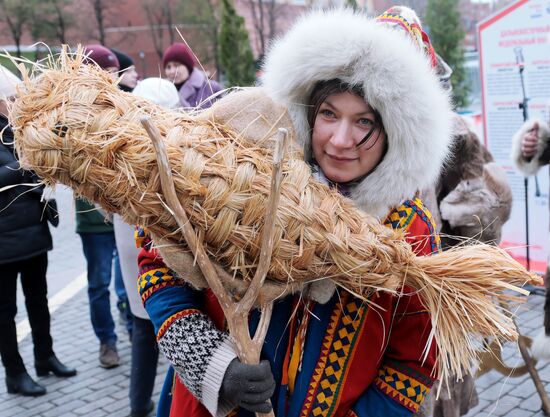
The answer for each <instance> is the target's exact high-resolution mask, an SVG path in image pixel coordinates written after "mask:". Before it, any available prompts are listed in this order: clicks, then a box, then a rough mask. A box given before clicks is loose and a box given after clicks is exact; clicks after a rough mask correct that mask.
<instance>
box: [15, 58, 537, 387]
mask: <svg viewBox="0 0 550 417" xmlns="http://www.w3.org/2000/svg"><path fill="white" fill-rule="evenodd" d="M82 60H83V58H82V56H81V55H80V54H77V55H76V56H70V55H69V54H68V53H67V52H64V53H62V54H61V56H60V58H59V60H58V61H57V62H54V63H50V65H48V66H45V67H37V68H35V74H34V75H33V77H32V78H31V77H30V76H28V75H25V76H24V83H23V86H22V87H21V88H20V89H19V95H18V98H17V99H16V101H15V102H14V104H13V106H12V108H11V116H10V118H11V122H12V125H13V129H14V133H15V137H16V147H17V150H18V153H19V157H20V159H21V163H22V164H23V165H24V166H25V167H26V168H29V169H32V170H34V171H35V172H36V173H37V174H38V175H39V176H40V177H41V178H43V179H44V181H45V182H46V183H48V184H54V183H62V184H66V185H68V186H70V187H71V188H73V189H74V190H75V191H76V193H77V194H79V195H82V196H84V197H86V198H87V199H88V200H90V201H93V202H97V203H99V204H101V206H103V208H105V209H106V210H108V211H111V212H114V213H119V214H120V215H121V216H122V217H123V219H124V220H125V221H126V222H128V223H130V224H139V225H141V226H145V227H147V228H149V230H151V231H152V232H153V233H154V234H155V235H156V236H163V237H168V238H170V239H172V240H174V241H179V242H182V241H183V237H182V234H181V231H180V230H179V229H178V228H177V225H176V222H175V220H174V218H173V216H172V214H171V213H170V212H169V210H167V209H166V206H165V204H164V202H163V199H164V198H163V195H162V190H161V186H160V182H159V173H158V168H157V161H156V155H155V152H154V149H153V146H152V143H151V141H150V140H149V138H148V136H147V134H146V132H145V130H144V128H143V127H142V125H141V124H140V119H141V118H142V117H143V116H144V115H148V116H150V117H151V119H152V121H153V123H154V125H156V127H157V128H158V129H159V130H160V133H161V135H162V136H163V137H164V139H165V143H166V147H167V152H168V157H169V161H170V164H171V167H172V174H173V177H174V181H175V188H176V191H177V193H178V197H179V199H180V202H181V204H182V206H183V208H184V209H185V211H186V213H187V215H188V217H189V219H190V221H191V223H192V225H193V227H194V229H195V231H196V233H197V234H198V236H199V238H200V239H202V240H203V243H204V245H205V247H206V249H207V251H208V253H209V254H210V255H211V256H212V257H213V258H214V259H215V260H216V261H218V262H220V263H221V264H222V265H223V266H224V268H225V269H226V270H227V271H230V272H231V273H232V275H233V276H234V279H235V282H238V283H240V284H242V282H243V281H244V282H246V281H247V280H249V279H250V277H251V276H253V273H254V270H255V266H256V264H257V261H258V257H259V248H260V242H261V238H262V229H263V223H264V211H265V207H266V200H267V197H268V193H269V186H270V178H271V168H272V166H271V153H272V151H271V148H270V147H269V146H258V145H257V144H253V143H249V142H247V140H246V138H244V137H241V136H239V135H238V134H237V132H233V131H231V130H230V129H229V128H228V127H226V126H222V125H218V124H216V123H215V122H214V121H208V120H203V119H200V120H199V119H198V118H197V117H194V116H193V115H186V114H182V113H175V112H169V111H165V110H163V109H161V108H159V107H158V106H155V105H154V104H152V103H150V102H148V101H145V100H143V99H140V98H137V97H135V96H133V95H131V94H128V93H124V92H121V91H120V90H119V89H118V88H117V86H116V84H115V83H114V82H113V81H112V80H111V79H110V77H109V76H108V75H107V74H106V73H105V72H103V71H101V70H99V69H98V68H95V67H93V66H89V65H83V63H82ZM275 227H276V232H275V243H274V250H273V256H272V262H271V267H270V269H269V273H268V277H267V278H268V281H269V282H271V283H280V284H281V285H283V286H285V285H287V284H293V283H296V282H298V283H303V282H307V281H311V280H316V279H319V278H320V277H327V278H328V279H331V280H332V281H334V282H335V283H336V284H337V285H338V286H340V287H342V288H345V289H346V290H348V291H350V292H352V293H354V294H357V295H359V296H361V297H365V298H367V297H368V296H369V295H371V294H372V293H373V292H374V291H377V290H382V291H389V292H393V293H396V294H398V293H399V291H400V288H401V287H402V286H403V285H408V286H410V287H412V288H414V289H415V290H417V291H418V292H419V295H420V297H421V299H422V301H423V303H424V304H425V306H426V307H427V308H428V309H429V311H430V312H431V314H432V324H433V330H432V334H431V335H430V340H433V339H435V341H436V342H437V346H438V348H439V352H438V365H439V371H440V376H442V377H445V376H448V375H449V373H450V374H457V375H459V376H460V375H461V372H462V369H465V368H468V367H469V365H470V363H471V360H472V359H474V358H475V357H476V348H477V346H478V345H476V344H475V342H474V338H473V336H482V337H495V338H498V339H510V340H513V339H516V337H517V333H516V329H515V327H514V325H513V322H512V320H511V318H510V317H508V316H507V314H505V312H504V311H503V310H502V309H501V308H500V307H499V304H498V303H496V302H495V299H498V300H500V301H509V300H511V299H513V297H512V296H510V295H507V294H510V291H505V290H514V291H516V292H519V293H521V292H522V291H521V290H520V289H519V288H517V287H515V285H522V284H524V283H526V282H533V283H537V284H538V283H540V282H539V281H540V280H539V279H538V278H537V277H535V276H534V275H530V274H528V273H527V272H526V271H525V269H524V268H523V267H522V266H521V265H520V264H518V263H517V262H516V261H515V260H513V259H512V258H511V257H510V256H509V255H508V254H506V253H505V252H504V251H502V250H500V249H498V248H494V247H491V246H486V245H477V246H475V245H474V246H465V247H461V248H458V249H455V250H450V251H447V252H444V253H441V254H436V255H433V256H429V257H416V256H415V255H414V253H413V251H412V250H411V247H410V246H409V244H407V243H406V242H405V240H404V235H403V233H401V232H399V231H393V230H391V229H389V228H387V227H384V226H382V225H381V224H380V223H379V222H378V221H377V220H376V219H374V218H372V217H370V216H368V215H366V214H364V213H363V212H361V211H360V210H358V209H356V208H355V207H354V206H353V204H352V202H351V201H350V200H348V199H346V198H344V197H342V196H341V195H339V194H338V193H337V192H335V191H333V190H331V189H329V188H328V187H326V186H325V185H323V184H320V183H318V182H316V181H315V180H314V179H313V178H312V177H311V172H310V169H309V167H308V165H307V164H306V163H304V162H303V161H302V160H301V154H300V153H299V152H297V151H295V150H293V151H291V152H289V154H288V155H287V158H286V160H285V161H284V163H283V180H282V186H281V196H280V203H279V208H278V211H277V217H276V226H275ZM184 277H185V276H184ZM241 286H242V285H241ZM503 291H505V292H504V293H503Z"/></svg>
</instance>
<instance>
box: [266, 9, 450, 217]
mask: <svg viewBox="0 0 550 417" xmlns="http://www.w3.org/2000/svg"><path fill="white" fill-rule="evenodd" d="M335 78H338V79H341V80H342V81H344V82H346V83H349V84H351V85H360V86H362V87H363V90H364V96H365V99H366V101H367V102H368V103H369V104H370V105H371V106H372V107H373V108H375V109H376V110H378V112H379V113H380V115H381V117H382V121H383V124H384V128H385V130H386V133H387V136H388V142H389V146H388V152H387V153H386V156H385V157H384V159H383V160H382V162H381V163H380V164H379V165H378V167H377V168H376V169H375V170H374V171H373V172H372V173H371V174H370V175H368V176H367V177H366V178H365V179H364V180H363V181H362V182H361V183H360V184H359V185H357V186H356V187H354V189H353V190H352V194H351V197H352V199H353V200H354V201H355V203H356V204H357V205H358V206H359V207H361V208H362V209H364V210H366V211H367V212H368V213H370V214H371V215H374V216H377V217H383V216H385V215H386V214H387V212H388V211H389V210H390V209H391V208H393V207H395V206H398V205H399V204H401V203H402V202H403V201H404V200H406V199H408V198H412V197H413V196H414V195H415V193H416V192H417V191H418V190H420V189H424V188H427V187H429V186H431V185H433V183H434V182H435V181H436V179H437V178H438V175H439V172H440V169H441V166H442V164H443V161H444V160H445V157H446V155H447V153H448V148H449V145H450V142H451V129H452V117H453V114H452V110H451V105H450V101H449V96H448V93H447V92H445V91H444V90H443V89H442V88H441V86H440V85H439V82H438V79H437V77H436V75H435V73H434V70H433V68H431V66H430V63H429V62H428V59H427V58H426V57H425V56H424V55H423V54H422V52H421V51H419V50H418V49H417V48H416V47H415V45H414V44H413V42H412V41H411V39H410V38H409V37H407V36H406V35H405V34H404V33H401V32H400V31H396V30H393V29H391V28H389V27H387V26H386V25H384V24H381V23H376V21H374V20H372V19H369V18H367V17H366V16H364V15H360V14H354V13H353V12H352V11H350V10H332V11H318V12H314V13H311V14H310V15H308V16H305V17H303V18H302V19H301V20H300V21H299V22H298V23H297V24H296V25H295V26H294V28H293V29H291V30H290V32H288V33H287V35H285V36H284V37H283V38H281V39H279V40H278V41H277V42H275V43H274V45H273V47H272V49H271V50H270V52H269V53H268V55H267V59H266V64H265V67H264V75H263V85H264V86H265V88H266V90H267V92H268V94H269V95H270V96H271V97H272V98H273V99H274V100H275V101H277V102H279V103H281V104H283V105H284V106H286V107H287V108H288V109H289V112H290V115H291V117H292V119H293V122H294V127H295V129H296V135H297V139H298V141H299V142H300V144H301V145H302V146H304V150H305V154H306V157H307V156H308V155H310V153H311V150H310V129H309V126H308V123H307V102H308V100H309V96H310V94H311V91H312V90H313V87H314V86H315V84H316V83H317V82H319V81H322V80H330V79H335Z"/></svg>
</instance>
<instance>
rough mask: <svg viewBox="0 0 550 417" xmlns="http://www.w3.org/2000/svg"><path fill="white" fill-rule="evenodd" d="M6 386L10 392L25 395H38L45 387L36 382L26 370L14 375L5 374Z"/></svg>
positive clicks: (44, 390) (42, 393) (43, 392)
mask: <svg viewBox="0 0 550 417" xmlns="http://www.w3.org/2000/svg"><path fill="white" fill-rule="evenodd" d="M6 388H7V389H8V393H10V394H21V395H24V396H25V397H38V396H39V395H44V394H45V393H46V388H44V387H43V386H42V385H39V384H37V383H36V382H35V381H34V379H32V378H31V377H30V375H29V374H28V373H26V372H23V373H22V374H19V375H16V376H6Z"/></svg>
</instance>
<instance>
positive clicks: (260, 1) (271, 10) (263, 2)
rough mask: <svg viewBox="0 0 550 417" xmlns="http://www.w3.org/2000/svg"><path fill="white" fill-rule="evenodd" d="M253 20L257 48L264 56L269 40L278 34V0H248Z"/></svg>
mask: <svg viewBox="0 0 550 417" xmlns="http://www.w3.org/2000/svg"><path fill="white" fill-rule="evenodd" d="M248 7H249V8H250V14H251V15H252V22H253V24H254V30H255V32H256V48H257V50H258V53H259V55H260V56H264V55H265V52H266V48H267V44H268V42H269V41H270V40H271V38H273V37H274V36H275V34H276V31H277V27H276V23H277V17H278V16H277V15H278V11H279V8H278V6H277V2H276V0H248Z"/></svg>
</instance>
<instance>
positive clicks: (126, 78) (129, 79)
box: [120, 65, 138, 88]
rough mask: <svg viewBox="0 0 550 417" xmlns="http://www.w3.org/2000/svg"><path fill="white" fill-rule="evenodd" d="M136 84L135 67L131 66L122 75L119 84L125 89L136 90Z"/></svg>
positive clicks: (136, 74)
mask: <svg viewBox="0 0 550 417" xmlns="http://www.w3.org/2000/svg"><path fill="white" fill-rule="evenodd" d="M137 82H138V73H137V71H136V67H135V66H133V65H131V66H129V67H128V68H126V69H125V70H124V72H123V73H122V76H121V79H120V84H122V85H125V86H126V87H130V88H136V85H137Z"/></svg>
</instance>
